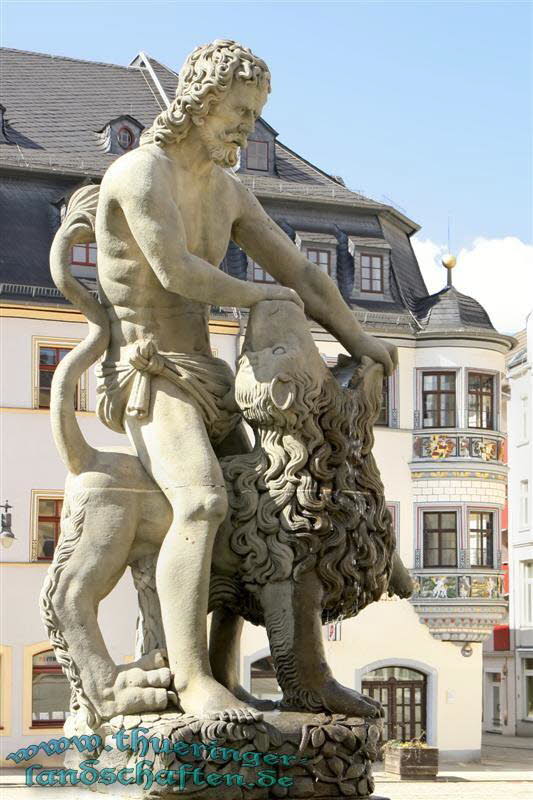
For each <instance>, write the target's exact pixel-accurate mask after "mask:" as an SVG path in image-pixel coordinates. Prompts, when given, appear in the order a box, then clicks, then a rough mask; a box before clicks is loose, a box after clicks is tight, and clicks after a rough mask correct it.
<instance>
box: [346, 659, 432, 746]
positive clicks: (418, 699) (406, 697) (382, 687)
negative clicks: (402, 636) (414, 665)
mask: <svg viewBox="0 0 533 800" xmlns="http://www.w3.org/2000/svg"><path fill="white" fill-rule="evenodd" d="M362 689H363V692H364V693H365V694H367V695H369V696H370V697H373V698H374V699H375V700H379V702H380V703H381V705H382V706H383V710H384V713H385V720H384V723H385V724H384V726H383V739H382V740H383V742H387V741H389V740H392V739H395V740H399V741H402V742H408V741H411V740H412V739H422V740H424V741H425V739H426V735H427V676H426V675H424V673H423V672H419V671H418V670H415V669H411V668H410V667H401V666H400V667H381V668H380V669H375V670H373V671H372V672H368V673H367V674H366V675H365V677H364V679H363V682H362Z"/></svg>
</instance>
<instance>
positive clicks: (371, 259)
mask: <svg viewBox="0 0 533 800" xmlns="http://www.w3.org/2000/svg"><path fill="white" fill-rule="evenodd" d="M361 291H362V292H374V293H376V294H380V293H381V292H383V256H370V255H365V254H362V255H361Z"/></svg>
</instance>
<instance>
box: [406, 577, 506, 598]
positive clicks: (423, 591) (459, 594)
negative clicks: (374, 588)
mask: <svg viewBox="0 0 533 800" xmlns="http://www.w3.org/2000/svg"><path fill="white" fill-rule="evenodd" d="M414 585H415V590H414V594H413V597H419V598H424V599H428V600H429V599H432V600H456V599H461V600H468V599H474V600H490V599H493V598H499V597H502V596H503V577H502V576H501V575H417V576H415V577H414Z"/></svg>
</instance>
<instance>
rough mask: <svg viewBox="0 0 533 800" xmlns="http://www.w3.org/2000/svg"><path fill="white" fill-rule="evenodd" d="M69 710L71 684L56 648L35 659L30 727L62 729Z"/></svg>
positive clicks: (37, 654) (32, 677)
mask: <svg viewBox="0 0 533 800" xmlns="http://www.w3.org/2000/svg"><path fill="white" fill-rule="evenodd" d="M69 713H70V686H69V682H68V681H67V679H66V677H65V676H64V675H63V672H62V670H61V667H60V666H59V664H58V663H57V661H56V658H55V655H54V651H53V650H44V651H42V652H40V653H36V654H35V655H34V656H33V658H32V676H31V727H32V728H62V727H63V724H64V722H65V719H66V718H67V716H68V715H69Z"/></svg>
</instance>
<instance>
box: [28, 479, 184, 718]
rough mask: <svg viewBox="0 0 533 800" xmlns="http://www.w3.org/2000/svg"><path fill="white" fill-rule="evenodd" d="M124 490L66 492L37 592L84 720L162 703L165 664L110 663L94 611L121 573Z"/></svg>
mask: <svg viewBox="0 0 533 800" xmlns="http://www.w3.org/2000/svg"><path fill="white" fill-rule="evenodd" d="M130 494H131V493H129V492H127V491H124V492H119V491H113V492H112V493H111V492H109V493H108V492H106V490H94V491H90V490H87V489H81V490H80V491H78V492H76V493H75V494H74V493H73V492H68V491H67V495H66V498H65V506H64V514H63V517H62V522H61V537H60V540H59V543H58V546H57V548H56V553H55V556H54V560H53V562H52V565H51V567H50V569H49V571H48V575H47V578H46V581H45V585H44V587H43V590H42V593H41V599H40V605H41V616H42V619H43V621H44V623H45V625H46V627H47V630H48V634H49V636H50V640H51V642H52V644H53V647H54V650H55V653H56V657H57V659H58V661H59V663H60V664H61V665H62V667H63V670H64V672H65V674H66V675H67V677H68V679H69V682H70V684H71V687H72V690H73V704H72V710H73V711H78V710H80V709H84V711H85V714H86V716H87V721H88V723H89V724H91V725H94V724H97V723H98V721H99V720H100V719H102V718H104V719H109V718H110V717H112V716H115V715H116V714H120V713H133V712H138V711H148V710H154V709H162V708H165V707H166V705H167V691H166V687H167V686H168V684H169V682H170V673H169V670H168V669H166V668H163V667H161V668H158V669H152V670H148V671H145V670H142V669H139V668H136V667H134V668H132V669H124V670H121V669H119V668H117V666H116V665H115V663H114V662H113V660H112V659H111V657H110V655H109V653H108V650H107V647H106V645H105V642H104V639H103V637H102V633H101V631H100V627H99V625H98V619H97V611H98V605H99V603H100V601H101V600H102V599H103V598H104V597H106V596H107V595H108V594H109V593H110V591H111V590H112V589H113V587H114V586H115V585H116V583H117V582H118V580H119V579H120V577H121V576H122V574H123V572H124V570H125V568H126V565H127V559H128V553H129V550H130V548H131V544H132V541H133V538H134V536H135V524H136V519H137V510H136V507H135V501H133V500H132V498H131V497H130V496H129V495H130Z"/></svg>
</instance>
